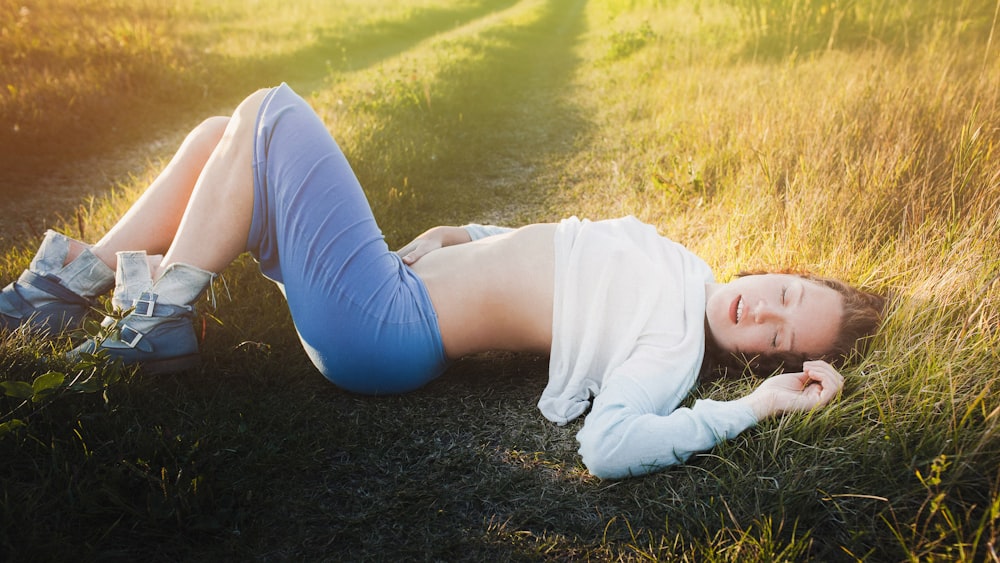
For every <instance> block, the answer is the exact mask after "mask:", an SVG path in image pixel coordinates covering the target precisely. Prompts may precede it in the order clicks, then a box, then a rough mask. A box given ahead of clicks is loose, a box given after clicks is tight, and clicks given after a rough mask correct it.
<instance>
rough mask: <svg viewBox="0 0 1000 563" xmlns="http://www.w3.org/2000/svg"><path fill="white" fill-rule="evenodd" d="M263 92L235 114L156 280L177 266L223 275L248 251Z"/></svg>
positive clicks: (202, 174)
mask: <svg viewBox="0 0 1000 563" xmlns="http://www.w3.org/2000/svg"><path fill="white" fill-rule="evenodd" d="M266 94H267V90H259V91H257V92H255V93H254V94H251V95H250V96H249V97H247V98H246V99H245V100H243V102H242V103H241V104H240V105H239V107H237V108H236V111H235V113H233V117H232V119H231V120H230V121H229V123H228V125H227V126H226V130H225V133H224V134H223V135H222V140H221V141H219V143H218V145H216V147H215V149H214V150H213V151H212V155H211V156H210V157H209V159H208V162H207V163H206V164H205V167H204V168H203V169H202V170H201V174H200V175H199V176H198V180H197V183H196V184H195V187H194V191H193V193H192V194H191V198H190V200H189V201H188V202H187V209H186V210H185V211H184V215H183V218H182V219H181V221H180V225H179V227H178V228H177V231H176V235H175V236H174V237H173V242H172V243H171V244H170V247H169V249H168V250H167V252H166V254H165V255H164V257H163V261H162V263H161V264H160V268H159V272H156V273H154V276H153V278H154V279H156V277H157V276H158V275H159V274H160V273H162V272H163V270H165V269H166V267H167V266H169V265H170V264H173V263H175V262H176V263H182V264H188V265H191V266H195V267H197V268H201V269H203V270H208V271H210V272H220V271H222V270H223V269H224V268H225V267H226V266H228V265H229V263H230V262H232V261H233V260H234V259H235V258H236V257H237V256H239V255H240V254H241V253H242V252H243V251H244V250H246V243H247V236H248V235H249V233H250V223H251V220H252V218H253V201H254V193H253V171H252V157H253V148H254V141H255V131H254V126H255V125H256V120H257V111H258V109H259V108H260V104H261V102H262V101H263V99H264V96H265V95H266Z"/></svg>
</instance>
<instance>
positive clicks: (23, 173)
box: [0, 0, 515, 244]
mask: <svg viewBox="0 0 1000 563" xmlns="http://www.w3.org/2000/svg"><path fill="white" fill-rule="evenodd" d="M514 2H515V0H484V1H482V2H480V3H476V4H473V5H464V6H463V7H461V8H458V9H429V10H423V11H419V12H415V13H413V14H412V15H411V16H409V17H408V18H407V19H406V20H404V21H392V22H381V23H380V24H379V25H376V26H370V27H367V28H366V27H361V28H360V29H357V30H349V31H348V32H345V34H344V35H343V36H336V37H333V36H330V37H325V38H320V39H319V40H318V41H317V42H316V43H315V44H313V45H311V46H310V47H308V48H305V49H302V50H300V51H298V52H295V53H292V54H289V55H286V56H281V57H272V58H264V59H256V58H253V57H246V58H244V59H239V60H236V61H234V60H233V59H232V58H227V57H219V56H213V55H204V56H203V57H202V58H200V59H199V60H198V61H197V65H196V66H197V69H199V70H196V71H191V72H189V71H186V70H178V69H174V68H160V69H156V72H155V73H154V74H155V76H156V78H155V79H153V78H149V79H148V80H149V81H152V82H149V83H148V84H146V81H145V80H138V81H137V84H140V85H139V86H135V85H133V86H131V87H130V89H131V91H133V94H126V95H120V94H118V95H116V94H113V93H112V94H111V95H109V96H107V97H106V98H104V97H102V98H98V99H93V100H89V101H87V102H84V103H83V104H80V105H78V106H77V107H76V108H75V109H74V110H73V111H74V112H75V115H73V116H71V117H70V118H68V119H60V120H59V121H58V123H61V125H60V126H58V127H56V128H46V129H45V130H44V131H41V132H38V133H36V134H33V135H27V134H25V133H23V132H21V133H15V132H13V131H12V130H11V129H10V128H8V127H4V128H3V129H2V130H0V170H3V171H4V173H3V174H2V175H0V194H2V201H0V233H3V235H5V236H6V237H11V236H17V235H18V234H21V235H24V236H38V235H39V233H41V232H43V231H44V229H45V228H46V227H47V226H48V225H49V224H50V223H51V222H52V221H53V220H54V219H55V217H56V215H61V216H64V217H71V216H72V214H73V213H74V210H75V208H76V207H77V206H78V205H80V204H81V203H82V202H84V201H86V199H87V198H88V197H90V196H99V195H101V194H102V193H104V192H106V190H107V189H108V187H109V184H111V183H113V182H114V180H115V179H116V178H123V177H125V176H127V175H128V174H129V173H135V172H138V171H141V170H143V169H144V168H145V166H146V165H147V162H148V160H149V159H151V158H152V159H155V158H160V157H166V156H168V155H170V154H172V152H173V151H174V150H175V149H176V147H177V144H178V143H179V142H180V140H181V139H182V138H183V135H184V134H185V133H186V132H187V131H188V130H190V128H191V127H193V126H194V125H195V124H197V123H198V122H199V121H200V120H201V119H203V118H205V117H208V116H209V115H212V114H213V113H228V112H230V111H232V109H233V108H234V107H235V106H236V104H238V103H239V101H240V100H241V99H242V98H243V97H244V96H246V95H247V94H249V93H250V92H252V91H253V90H254V89H257V88H261V87H266V86H273V85H276V84H278V83H280V82H283V81H285V82H289V83H292V84H293V86H296V87H298V88H302V89H308V88H312V87H314V86H315V85H318V84H320V83H322V81H323V80H324V79H325V78H326V77H327V76H329V75H330V74H331V73H334V72H342V71H346V70H355V69H357V68H362V67H367V66H371V65H375V64H377V63H378V62H379V61H381V60H384V59H386V58H388V57H391V56H394V55H396V54H398V53H401V52H405V51H406V50H407V49H409V48H411V47H412V46H413V45H415V44H417V43H419V42H420V41H422V40H424V39H426V38H428V37H433V36H434V35H436V34H438V33H441V32H443V31H446V30H448V29H451V28H453V27H457V26H460V25H463V24H464V23H467V22H469V21H472V20H475V19H477V18H479V17H482V16H484V15H485V14H488V13H490V12H493V11H495V10H499V9H503V8H505V7H507V6H509V5H511V4H513V3H514ZM141 84H146V85H145V86H142V85H141ZM154 84H158V85H161V86H159V87H157V86H154ZM151 88H158V89H155V90H151ZM52 111H60V110H58V109H56V108H53V110H52ZM2 238H4V236H0V239H2ZM2 243H8V244H9V241H4V240H0V244H2Z"/></svg>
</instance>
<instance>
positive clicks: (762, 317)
mask: <svg viewBox="0 0 1000 563" xmlns="http://www.w3.org/2000/svg"><path fill="white" fill-rule="evenodd" d="M780 315H781V311H779V310H778V309H777V308H775V307H773V306H771V305H769V304H767V303H766V302H764V301H759V302H758V303H757V306H756V307H754V310H753V319H754V322H756V323H757V324H760V323H766V322H768V321H771V320H774V319H776V318H778V317H779V316H780Z"/></svg>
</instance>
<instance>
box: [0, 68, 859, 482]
mask: <svg viewBox="0 0 1000 563" xmlns="http://www.w3.org/2000/svg"><path fill="white" fill-rule="evenodd" d="M244 251H250V252H251V253H252V254H253V256H254V257H255V258H256V259H257V260H258V261H259V263H260V267H261V271H262V272H263V273H264V274H265V275H266V276H267V277H268V278H270V279H272V280H274V281H275V282H276V283H277V284H278V285H279V287H280V288H281V290H282V292H283V293H284V294H285V297H286V299H287V301H288V306H289V308H290V311H291V314H292V319H293V321H294V323H295V327H296V330H297V332H298V334H299V337H300V340H301V342H302V345H303V347H304V348H305V350H306V352H307V354H308V355H309V357H310V359H312V361H313V363H314V364H315V365H316V367H317V368H318V369H319V370H320V371H321V372H322V373H323V374H324V375H325V376H326V377H328V378H329V379H330V380H331V381H333V382H334V383H336V384H337V385H339V386H341V387H343V388H345V389H348V390H351V391H356V392H361V393H372V394H382V393H398V392H404V391H409V390H412V389H416V388H418V387H420V386H422V385H424V384H426V383H427V382H428V381H430V380H432V379H433V378H435V377H437V376H438V375H439V374H440V373H441V372H443V371H444V369H445V368H446V367H447V365H448V362H449V361H451V360H454V359H456V358H460V357H462V356H465V355H468V354H472V353H476V352H480V351H484V350H497V349H502V350H514V351H531V352H537V353H545V354H550V357H551V360H550V378H549V383H548V385H547V387H546V389H545V390H544V392H543V394H542V398H541V400H540V401H539V408H540V409H541V411H542V413H543V414H544V415H545V416H546V417H547V418H549V419H550V420H553V421H554V422H556V423H559V424H565V423H566V422H568V421H569V420H571V419H573V418H576V417H578V416H580V415H581V414H583V412H584V411H585V410H586V409H587V408H588V407H589V406H590V404H591V398H592V397H595V398H594V399H593V406H592V407H591V412H590V414H589V415H588V416H587V418H586V421H585V424H584V426H583V429H582V430H581V431H580V433H579V435H578V438H579V440H580V444H581V447H580V452H581V454H582V456H583V460H584V463H585V464H586V465H587V467H588V468H589V469H590V471H591V472H592V473H594V474H595V475H598V476H601V477H609V478H619V477H625V476H629V475H639V474H643V473H647V472H650V471H654V470H657V469H660V468H663V467H666V466H669V465H671V464H675V463H680V462H683V461H684V460H686V459H687V458H688V457H689V456H690V455H691V454H692V453H694V452H697V451H704V450H707V449H710V448H711V447H713V446H714V445H715V444H716V443H717V442H718V441H720V440H723V439H727V438H730V437H732V436H734V435H736V434H738V433H739V432H741V431H743V430H744V429H746V428H748V427H749V426H751V425H753V424H755V423H756V422H757V421H758V420H761V419H764V418H766V417H769V416H773V415H775V414H778V413H781V412H785V411H800V410H808V409H812V408H816V407H819V406H822V405H825V404H826V403H828V402H829V401H830V400H832V399H833V398H834V397H835V396H836V395H837V394H838V393H839V392H840V390H841V388H842V385H843V378H842V377H841V375H840V374H839V373H838V372H837V370H836V369H835V368H834V367H833V366H831V365H830V364H829V363H827V362H826V361H823V359H830V360H831V361H832V360H836V359H840V357H841V356H843V355H844V354H846V353H849V352H850V348H851V347H853V344H854V341H855V340H856V339H857V338H858V337H860V336H863V335H865V334H868V333H870V332H871V331H872V330H874V328H875V325H876V324H877V322H878V310H877V309H878V305H879V304H878V303H877V299H874V298H872V299H873V300H871V301H868V300H867V299H860V300H859V299H857V298H856V297H857V296H859V295H861V296H864V295H865V294H861V293H859V292H857V291H854V290H851V289H850V288H846V286H842V285H837V286H834V287H831V286H829V285H825V284H824V283H821V282H817V281H815V280H811V279H807V278H802V277H796V276H790V275H754V276H747V277H743V278H740V279H738V280H736V281H734V282H732V283H730V284H727V285H718V284H716V283H714V281H713V279H712V274H711V271H710V270H709V268H708V266H707V265H706V264H705V263H704V262H703V261H701V260H700V259H699V258H697V257H696V256H694V255H693V254H691V253H690V252H688V251H687V250H685V249H684V248H683V247H681V246H680V245H678V244H676V243H674V242H671V241H669V240H667V239H664V238H662V237H660V236H659V235H658V234H657V233H656V231H655V229H653V228H652V227H650V226H648V225H644V224H642V223H640V222H639V221H637V220H635V219H633V218H623V219H616V220H612V221H601V222H589V221H579V220H577V219H575V218H573V219H569V220H566V221H563V222H562V223H559V224H541V225H530V226H527V227H523V228H521V229H517V230H513V229H503V228H498V227H484V226H481V225H469V226H466V227H437V228H434V229H431V230H429V231H427V232H426V233H424V234H422V235H420V236H419V237H417V239H416V240H414V241H413V242H411V243H410V244H408V245H406V246H405V247H404V248H403V249H401V250H400V251H399V252H398V253H393V252H391V251H389V249H388V248H387V247H386V244H385V242H384V240H383V238H382V235H381V232H380V231H379V229H378V227H377V226H376V224H375V220H374V218H373V216H372V213H371V210H370V208H369V207H368V203H367V201H366V199H365V197H364V194H363V192H362V190H361V187H360V185H359V184H358V182H357V179H356V178H355V176H354V174H353V172H352V171H351V169H350V166H349V164H348V163H347V161H346V159H345V158H344V155H343V154H342V153H341V151H340V149H339V148H338V147H337V145H336V143H335V142H334V141H333V139H332V138H331V137H330V135H329V133H328V132H327V130H326V128H325V126H324V125H323V124H322V122H321V121H320V120H319V118H318V117H317V116H316V114H315V113H314V112H313V111H312V109H311V108H310V107H309V106H308V104H306V102H305V101H304V100H302V99H301V98H300V97H299V96H298V95H296V94H295V93H294V92H292V90H291V89H290V88H288V86H286V85H282V86H279V87H278V88H274V89H271V90H262V91H259V92H257V93H255V94H253V95H251V96H250V97H248V98H247V99H246V100H244V101H243V103H242V104H240V106H239V107H238V108H237V109H236V112H235V113H234V115H233V117H232V118H231V119H226V118H213V119H210V120H208V121H205V122H204V123H202V124H201V125H200V126H199V127H197V128H196V129H195V130H194V131H193V132H192V133H191V134H190V135H189V136H188V137H187V139H186V140H185V141H184V143H183V144H182V146H181V148H180V149H179V151H178V152H177V154H176V155H175V156H174V158H173V159H172V160H171V162H170V163H169V164H168V165H167V167H166V168H165V170H164V171H163V173H162V174H161V175H160V176H159V177H158V178H157V179H156V180H155V181H154V182H153V184H152V185H151V186H150V187H149V189H148V190H147V191H146V192H145V193H144V194H143V195H142V197H140V198H139V200H138V201H137V202H136V203H135V205H133V207H132V208H131V209H130V210H129V211H128V212H127V213H126V214H125V216H124V217H123V218H122V219H121V220H120V222H119V223H118V224H117V225H115V227H114V228H112V229H111V231H110V232H108V233H107V235H105V236H104V237H103V238H102V239H101V240H100V241H98V242H97V243H96V244H94V245H93V246H87V245H85V244H83V243H81V242H79V241H75V240H72V239H69V238H67V237H64V236H62V235H59V234H58V233H55V232H52V231H50V232H49V233H47V235H46V238H45V240H44V242H43V243H42V246H41V248H40V249H39V251H38V254H37V255H36V257H35V259H34V260H33V261H32V263H31V265H30V266H29V269H28V270H27V271H26V272H25V273H24V274H23V275H22V276H21V278H20V279H19V280H18V282H16V283H14V284H11V285H10V286H8V287H7V288H6V289H5V290H4V292H3V294H2V298H0V312H2V313H3V315H4V319H5V322H6V324H7V326H8V328H13V327H17V326H20V325H22V324H25V323H27V324H29V325H31V326H38V327H41V328H45V329H48V330H61V329H63V328H65V327H66V326H69V325H71V324H73V323H74V322H77V321H78V320H79V319H80V318H81V317H82V315H83V314H84V313H85V311H86V307H87V305H88V304H89V302H90V301H91V300H92V299H93V298H95V297H96V296H97V295H100V294H102V293H104V292H106V291H107V290H108V289H110V286H111V285H112V284H114V286H115V287H114V293H113V296H112V302H113V304H114V305H115V306H116V307H117V308H119V309H122V310H131V311H130V312H129V313H128V314H127V315H125V316H124V318H123V319H120V320H117V321H116V320H115V319H111V318H108V319H105V324H106V325H108V326H109V327H111V326H112V325H114V327H115V328H116V329H117V330H115V331H113V332H114V333H115V334H116V336H115V337H112V338H108V339H105V340H102V341H100V342H97V341H94V340H91V341H88V342H86V343H84V344H83V345H81V346H80V347H79V348H77V350H76V352H81V351H85V352H94V351H97V350H102V351H104V353H106V354H108V355H110V356H112V357H116V358H121V359H122V360H124V361H125V362H128V363H139V364H142V366H143V367H144V368H145V369H146V370H147V371H152V372H167V371H176V370H180V369H185V368H189V367H191V366H192V365H196V363H197V357H198V346H197V340H196V339H195V336H194V331H193V328H192V325H191V322H190V317H191V314H192V312H193V303H194V302H195V300H196V299H197V298H198V297H199V296H200V294H201V293H202V292H203V291H204V290H205V288H206V287H207V285H208V284H210V283H211V281H212V279H213V277H214V276H215V275H216V274H215V273H216V272H219V271H221V270H222V269H223V268H225V267H226V266H227V265H228V264H229V263H230V262H231V261H232V260H233V259H234V258H236V257H237V256H238V255H239V254H240V253H242V252H244ZM160 253H163V255H162V256H159V254H160ZM113 270H115V271H113ZM859 302H860V303H863V304H864V305H863V306H861V307H859V306H858V303H859ZM848 305H850V307H848ZM858 318H862V319H866V321H865V322H864V323H861V324H862V325H863V326H861V327H860V328H861V329H862V330H859V327H855V326H851V323H854V322H855V321H856V320H857V319H858ZM855 324H857V323H855ZM842 326H846V327H848V330H842V329H841V327H842ZM706 338H708V339H710V341H711V342H712V343H713V345H714V347H715V348H716V349H718V350H719V351H722V352H724V353H726V354H741V355H744V356H746V357H750V358H753V357H763V358H770V357H777V358H781V359H783V360H788V361H789V363H791V361H795V360H798V361H800V362H801V361H802V360H803V359H805V358H813V359H816V360H815V361H809V362H805V363H804V364H802V370H803V371H802V372H800V373H785V374H782V375H778V376H775V377H772V378H770V379H768V380H766V381H765V382H764V383H762V384H761V385H760V386H759V387H758V388H757V389H756V390H755V391H754V392H752V393H751V394H750V395H748V396H746V397H743V398H741V399H739V400H736V401H730V402H717V401H711V400H700V401H697V402H695V403H694V405H693V406H692V407H691V408H678V406H679V404H680V402H681V401H682V400H683V399H684V398H685V397H686V396H687V395H688V393H689V392H690V391H691V389H692V387H693V386H694V385H695V383H696V380H697V376H698V373H699V370H700V368H701V366H702V362H703V356H704V349H705V342H706ZM844 342H847V343H848V344H847V347H846V348H845V346H844Z"/></svg>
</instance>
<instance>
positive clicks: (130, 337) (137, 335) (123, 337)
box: [118, 324, 145, 348]
mask: <svg viewBox="0 0 1000 563" xmlns="http://www.w3.org/2000/svg"><path fill="white" fill-rule="evenodd" d="M143 336H145V335H144V334H142V333H141V332H139V331H138V330H136V329H134V328H132V327H130V326H128V325H126V324H123V325H122V327H121V330H119V331H118V340H119V341H120V342H121V343H122V344H124V345H126V346H128V347H129V348H135V346H136V344H138V343H139V341H140V340H142V337H143Z"/></svg>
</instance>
